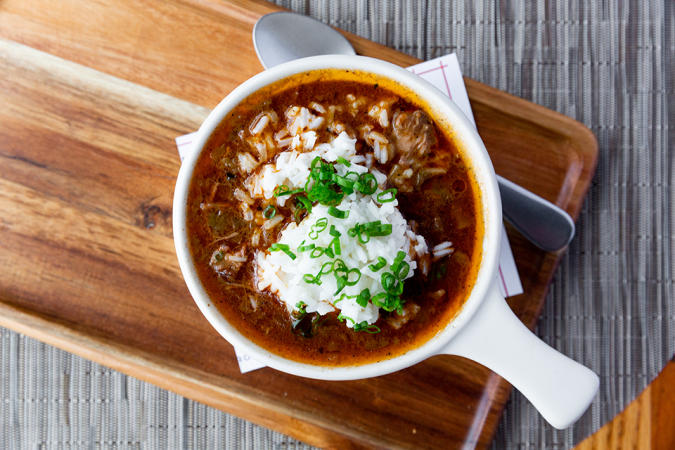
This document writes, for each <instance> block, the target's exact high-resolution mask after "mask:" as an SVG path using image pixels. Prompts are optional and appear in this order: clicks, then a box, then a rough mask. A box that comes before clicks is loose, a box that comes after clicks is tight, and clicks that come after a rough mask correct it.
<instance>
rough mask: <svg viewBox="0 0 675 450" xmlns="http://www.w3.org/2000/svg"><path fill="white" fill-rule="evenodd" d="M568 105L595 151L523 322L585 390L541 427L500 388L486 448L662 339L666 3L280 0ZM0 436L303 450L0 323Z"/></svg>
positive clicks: (68, 442)
mask: <svg viewBox="0 0 675 450" xmlns="http://www.w3.org/2000/svg"><path fill="white" fill-rule="evenodd" d="M278 3H279V4H281V5H283V6H285V7H288V8H290V9H292V10H295V11H297V12H300V13H303V14H308V15H311V16H313V17H316V18H318V19H320V20H322V21H324V22H328V23H330V24H331V25H334V26H337V27H340V28H343V29H345V30H349V31H352V32H354V33H356V34H359V35H361V36H364V37H366V38H369V39H372V40H375V41H378V42H380V43H383V44H386V45H388V46H390V47H393V48H396V49H398V50H401V51H403V52H406V53H409V54H412V55H414V56H417V57H419V58H423V59H428V58H432V57H435V56H440V55H442V54H445V53H449V52H456V53H457V55H458V57H459V60H460V63H461V65H462V69H463V71H464V73H465V75H467V76H469V77H471V78H474V79H476V80H479V81H482V82H483V83H486V84H489V85H491V86H494V87H496V88H499V89H502V90H505V91H507V92H510V93H512V94H515V95H517V96H520V97H523V98H526V99H528V100H531V101H533V102H535V103H538V104H540V105H544V106H546V107H548V108H552V109H554V110H556V111H559V112H561V113H563V114H566V115H568V116H570V117H573V118H575V119H577V120H579V121H581V122H583V123H584V124H586V125H587V126H588V127H590V128H591V130H593V132H594V133H595V135H596V136H597V138H598V141H599V144H600V161H599V165H598V171H597V174H596V176H595V179H594V181H593V184H592V187H591V190H590V193H589V196H588V199H587V201H586V203H585V206H584V208H583V211H582V213H581V217H580V219H579V222H578V231H577V236H576V238H575V239H574V241H573V242H572V244H571V246H570V248H569V250H568V252H567V255H566V256H565V257H564V259H563V260H562V263H561V266H560V268H559V269H558V271H557V273H556V276H555V280H554V282H553V285H552V286H551V290H550V293H549V295H548V298H547V300H546V306H545V310H544V313H543V315H542V317H541V320H540V322H539V326H538V334H539V335H540V336H541V337H542V338H543V339H544V340H545V341H546V342H548V343H549V344H551V345H552V346H553V347H555V348H557V349H559V350H560V351H562V352H563V353H565V354H567V355H569V356H571V357H572V358H574V359H576V360H578V361H580V362H582V363H583V364H586V365H588V366H589V367H591V368H592V369H593V370H595V371H596V372H597V373H598V374H599V375H600V378H601V387H600V394H599V396H598V397H597V398H596V400H595V401H594V402H593V404H592V406H591V408H590V410H589V411H588V412H587V413H586V414H585V415H584V416H583V417H582V418H581V419H580V420H579V422H578V423H577V424H576V425H574V426H573V427H572V428H570V429H568V430H565V431H556V430H554V429H552V428H551V427H550V426H548V425H547V424H546V423H545V422H544V421H543V419H541V417H540V416H539V415H538V414H537V413H536V411H535V410H534V408H533V407H532V406H531V405H530V404H529V403H528V402H527V401H526V400H525V399H524V398H523V396H522V395H520V394H519V393H517V392H515V391H514V394H513V395H512V397H511V400H510V402H509V404H508V406H507V408H506V411H505V413H504V416H503V419H502V421H501V424H500V426H499V430H498V432H497V435H496V437H495V441H494V443H493V447H495V448H507V447H516V446H517V447H522V448H530V447H541V448H558V447H562V448H568V447H571V446H572V445H574V444H575V443H577V442H579V441H580V440H581V439H583V438H584V437H586V436H587V435H589V434H590V433H592V432H594V431H595V430H597V429H598V428H599V427H600V426H601V425H602V424H604V423H605V422H607V421H608V420H610V419H611V418H612V417H614V415H616V414H617V413H619V412H620V411H621V410H622V409H623V408H624V406H625V405H626V404H627V403H628V402H630V401H631V400H632V399H633V398H634V397H635V396H636V395H637V394H638V393H639V392H640V391H641V390H642V389H643V388H644V387H645V386H646V385H647V384H648V383H649V382H650V381H651V380H652V379H653V378H654V377H655V376H656V375H657V373H658V372H659V371H660V370H661V368H662V367H663V366H664V365H665V363H666V361H667V360H668V359H669V358H670V357H672V356H673V353H674V352H675V299H674V297H675V294H674V292H673V290H674V289H673V288H674V285H673V279H674V272H675V268H674V266H673V263H674V261H673V255H674V254H675V206H674V204H673V202H674V201H675V200H674V199H675V195H673V194H675V192H674V191H675V187H674V185H675V167H674V157H673V149H672V146H673V140H674V137H675V136H674V134H673V132H672V130H671V129H670V128H669V127H672V126H673V124H674V123H675V117H674V114H673V112H674V110H675V107H674V106H673V96H674V95H675V92H674V90H675V89H674V80H673V74H674V73H675V67H673V55H674V52H675V36H673V34H674V33H675V28H674V27H675V23H674V19H673V15H674V9H675V7H674V6H673V5H674V3H673V2H672V1H667V0H666V1H660V2H659V1H652V2H648V1H633V2H628V1H620V0H607V1H604V2H596V1H585V0H573V1H570V2H544V1H541V0H540V1H537V2H529V1H520V2H501V3H502V4H499V5H495V3H496V2H488V1H485V2H482V1H476V2H475V3H474V2H464V1H457V2H454V3H453V2H444V1H440V0H438V1H431V0H428V1H415V0H408V1H402V0H392V1H382V2H375V1H368V0H357V1H345V2H336V1H329V0H320V1H311V2H310V1H308V0H307V1H290V2H288V1H279V2H278ZM0 357H1V358H0V363H1V364H2V367H1V369H0V396H1V398H2V406H0V408H2V409H1V411H2V413H1V415H0V447H2V448H38V447H43V448H57V447H58V448H62V447H63V448H83V447H84V448H90V447H91V448H100V447H103V448H108V447H119V448H129V447H132V448H133V447H143V448H200V449H201V448H284V449H294V448H308V447H307V446H305V445H304V444H302V443H299V442H296V441H294V440H292V439H290V438H288V437H286V436H284V435H281V434H278V433H275V432H272V431H269V430H266V429H264V428H261V427H258V426H255V425H252V424H250V423H248V422H245V421H243V420H240V419H236V418H234V417H232V416H229V415H227V414H224V413H221V412H219V411H216V410H214V409H212V408H209V407H206V406H203V405H201V404H198V403H195V402H192V401H190V400H187V399H184V398H182V397H180V396H177V395H174V394H171V393H168V392H166V391H163V390H161V389H158V388H156V387H154V386H151V385H149V384H146V383H143V382H140V381H138V380H136V379H133V378H131V377H127V376H125V375H122V374H120V373H117V372H114V371H112V370H109V369H107V368H104V367H102V366H99V365H97V364H94V363H91V362H89V361H86V360H83V359H81V358H79V357H76V356H72V355H70V354H68V353H65V352H62V351H60V350H56V349H54V348H51V347H49V346H46V345H44V344H40V343H38V342H36V341H34V340H31V339H28V338H25V337H23V336H20V335H18V334H16V333H13V332H10V331H7V330H2V334H1V341H0Z"/></svg>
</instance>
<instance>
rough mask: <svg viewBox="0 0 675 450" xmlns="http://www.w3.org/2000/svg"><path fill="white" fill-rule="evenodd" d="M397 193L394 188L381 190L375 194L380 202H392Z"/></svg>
mask: <svg viewBox="0 0 675 450" xmlns="http://www.w3.org/2000/svg"><path fill="white" fill-rule="evenodd" d="M397 193H398V189H396V188H391V189H387V190H386V191H382V192H380V193H379V194H377V201H378V202H380V203H389V202H393V201H394V200H396V194H397Z"/></svg>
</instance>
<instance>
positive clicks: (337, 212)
mask: <svg viewBox="0 0 675 450" xmlns="http://www.w3.org/2000/svg"><path fill="white" fill-rule="evenodd" d="M328 214H330V215H331V216H333V217H337V218H338V219H346V218H347V217H349V211H342V210H340V209H337V208H336V207H335V206H331V207H330V208H328Z"/></svg>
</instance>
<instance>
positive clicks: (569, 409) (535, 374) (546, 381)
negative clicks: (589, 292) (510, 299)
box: [439, 282, 599, 429]
mask: <svg viewBox="0 0 675 450" xmlns="http://www.w3.org/2000/svg"><path fill="white" fill-rule="evenodd" d="M439 353H445V354H449V355H458V356H463V357H465V358H469V359H471V360H474V361H476V362H478V363H480V364H482V365H484V366H486V367H487V368H489V369H491V370H493V371H494V372H496V373H497V374H499V375H500V376H502V377H504V378H505V379H506V380H507V381H508V382H509V383H511V384H512V385H513V386H515V387H516V388H517V389H518V390H519V391H520V392H522V393H523V395H524V396H525V397H526V398H527V399H528V400H529V401H530V402H532V404H533V405H534V407H535V408H537V410H538V411H539V413H540V414H541V415H542V416H543V417H544V419H546V420H547V421H548V422H549V423H550V424H551V425H553V426H554V427H555V428H558V429H563V428H567V427H568V426H570V425H571V424H573V423H574V422H575V421H576V420H577V419H578V418H579V417H581V415H582V414H583V413H584V411H586V409H587V408H588V406H589V405H590V403H591V401H592V400H593V398H594V397H595V394H596V393H597V392H598V386H599V379H598V376H597V375H596V374H595V373H594V372H593V371H591V370H590V369H589V368H587V367H585V366H582V365H581V364H579V363H577V362H575V361H573V360H572V359H570V358H568V357H567V356H565V355H563V354H562V353H559V352H558V351H556V350H554V349H553V348H551V347H549V346H548V345H546V344H545V343H544V341H542V340H540V339H539V338H538V337H537V336H536V335H535V334H534V333H532V332H531V331H530V330H529V329H527V327H526V326H525V325H523V323H522V322H521V321H520V319H518V317H516V315H515V314H514V313H513V312H512V311H511V309H510V308H509V305H508V304H507V303H506V300H504V297H503V296H502V295H501V293H500V292H499V286H498V284H497V283H496V282H495V283H493V285H492V287H491V288H490V290H489V291H488V295H487V297H486V298H485V299H484V300H483V304H482V305H481V307H480V308H478V310H477V311H476V313H475V315H474V316H473V317H472V318H471V319H470V321H469V322H468V323H467V324H466V325H464V327H462V329H461V330H460V331H459V333H458V334H457V335H456V336H454V337H453V338H452V340H451V341H450V342H449V343H448V345H447V346H446V347H445V348H443V349H442V350H441V351H440V352H439Z"/></svg>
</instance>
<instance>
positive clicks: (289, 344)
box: [187, 81, 482, 365]
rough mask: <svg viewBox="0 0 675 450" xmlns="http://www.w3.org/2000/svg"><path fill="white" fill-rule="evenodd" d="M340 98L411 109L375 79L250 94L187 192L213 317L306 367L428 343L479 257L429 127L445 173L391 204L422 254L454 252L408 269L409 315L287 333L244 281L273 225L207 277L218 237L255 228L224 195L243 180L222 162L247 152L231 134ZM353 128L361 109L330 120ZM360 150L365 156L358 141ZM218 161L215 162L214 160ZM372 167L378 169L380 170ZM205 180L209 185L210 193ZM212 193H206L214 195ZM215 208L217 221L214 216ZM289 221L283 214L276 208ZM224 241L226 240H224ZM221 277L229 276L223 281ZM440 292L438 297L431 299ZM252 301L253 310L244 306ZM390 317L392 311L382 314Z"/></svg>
mask: <svg viewBox="0 0 675 450" xmlns="http://www.w3.org/2000/svg"><path fill="white" fill-rule="evenodd" d="M347 94H354V95H356V96H357V97H359V96H363V97H366V98H367V99H368V103H369V104H370V103H374V102H376V101H379V100H380V99H382V98H392V97H396V98H398V100H396V102H395V103H394V106H393V107H392V111H395V110H401V111H410V112H411V111H414V110H418V109H420V106H418V105H416V104H414V103H412V102H411V101H408V100H407V99H403V98H401V96H399V95H396V94H394V93H393V92H391V91H390V90H387V89H384V88H383V87H382V86H379V85H377V84H376V83H361V82H354V81H316V82H311V83H306V84H301V85H300V86H296V87H291V88H287V89H284V90H282V91H281V92H278V93H276V94H274V95H269V93H268V95H266V96H257V97H255V96H254V98H251V99H249V100H248V101H244V102H243V103H242V104H240V105H239V106H238V107H237V108H236V109H235V110H234V111H233V112H232V113H231V114H229V115H228V117H227V119H226V120H224V121H223V123H222V124H221V125H220V126H219V128H218V129H217V131H216V132H215V133H214V135H213V136H212V138H211V139H210V141H209V142H208V144H207V146H206V148H205V149H204V151H203V152H202V154H201V156H200V159H199V161H198V162H197V165H196V168H195V171H194V175H193V179H192V181H191V185H190V191H189V196H188V214H187V217H188V219H187V229H188V236H189V241H190V248H191V252H192V255H193V257H194V261H195V264H196V267H197V272H198V274H199V277H200V279H201V281H202V282H203V284H204V286H205V288H206V290H207V292H208V293H209V295H210V297H211V299H212V300H213V303H214V305H216V306H217V307H218V309H219V310H220V311H221V312H222V314H223V315H224V316H225V317H226V318H227V319H228V320H229V321H230V322H231V323H232V324H233V325H234V326H235V327H236V328H237V329H239V330H240V332H242V334H244V335H246V336H248V337H249V338H250V339H251V340H252V341H254V342H255V343H257V344H258V345H260V346H262V347H264V348H266V349H268V350H270V351H272V352H274V353H277V354H280V355H282V356H285V357H288V358H291V359H294V360H298V361H302V362H308V363H313V364H321V365H351V364H363V363H367V362H373V361H377V360H381V359H386V358H389V357H392V356H396V355H398V354H401V353H403V352H405V351H406V350H408V349H410V348H412V347H416V346H418V345H420V344H421V343H422V342H424V341H426V340H428V339H429V338H430V337H431V336H433V335H434V334H435V333H436V332H437V331H438V330H439V329H440V328H442V327H444V326H445V324H446V323H447V322H448V321H449V320H450V319H451V318H452V317H454V315H455V314H456V313H457V312H458V311H459V309H460V308H461V306H462V304H463V303H464V301H465V299H466V297H467V295H468V292H469V291H470V289H471V286H472V284H473V279H474V277H475V268H476V266H477V261H478V260H479V258H480V255H479V254H478V253H479V250H477V245H476V240H477V237H478V236H479V235H480V234H479V233H480V229H479V228H477V227H478V226H479V225H480V226H482V224H479V223H478V219H477V217H479V213H478V211H477V207H478V202H477V200H476V197H477V193H476V188H475V183H474V182H473V179H472V177H471V176H470V172H469V170H468V169H467V167H465V164H464V161H463V159H462V157H461V155H460V153H459V152H458V150H457V148H456V146H455V145H454V143H453V142H452V141H451V140H450V139H448V136H447V131H444V130H442V129H440V128H439V127H438V126H436V135H437V138H438V145H437V146H436V147H435V148H434V155H433V161H434V164H436V165H440V166H442V167H444V168H447V169H448V171H447V173H446V174H445V175H440V176H436V177H433V178H431V179H429V180H427V181H425V182H424V183H423V184H422V185H421V188H420V189H417V190H414V191H412V192H407V193H399V195H398V199H399V205H400V210H401V213H402V214H403V216H404V217H405V218H406V219H407V220H409V221H410V220H414V221H416V222H417V224H418V228H417V233H418V234H421V235H422V236H424V237H425V239H426V241H427V245H428V247H429V250H430V251H431V249H432V248H433V246H434V245H436V244H438V243H441V242H444V241H451V242H452V243H453V246H454V248H455V252H454V254H453V255H452V256H451V257H446V258H443V259H441V260H440V261H438V262H436V263H434V264H433V265H432V269H431V271H430V274H429V276H428V277H424V276H423V275H421V274H420V271H419V270H418V271H417V272H416V274H415V276H414V277H413V278H411V279H409V280H407V281H406V285H405V291H404V294H403V296H402V297H403V298H404V299H406V300H408V301H412V302H415V303H417V304H418V305H419V306H420V307H421V309H420V311H419V313H418V314H417V315H416V316H415V317H414V319H412V320H410V321H409V322H407V323H406V324H405V325H403V326H402V327H401V328H400V329H398V330H397V329H394V328H393V327H391V326H389V324H388V323H387V321H386V317H387V316H388V314H389V313H385V312H383V311H380V319H379V320H378V322H377V325H378V326H379V328H380V329H381V332H380V333H377V334H369V333H366V332H354V331H352V330H351V329H348V328H347V327H346V326H345V325H344V324H343V323H341V322H339V321H338V320H337V313H331V314H328V315H326V316H324V317H322V318H321V319H320V321H319V322H320V324H319V325H318V326H315V327H313V328H314V330H313V331H314V332H313V336H312V337H304V336H302V335H301V334H300V333H297V332H294V331H293V328H292V325H291V319H290V317H289V315H288V312H287V310H286V307H285V306H283V304H282V302H281V301H280V300H279V299H278V298H277V297H276V296H275V295H274V294H271V293H269V292H259V291H258V290H257V288H256V287H255V283H254V266H253V262H252V261H253V258H254V253H255V251H256V250H265V249H266V248H267V247H268V246H269V245H270V244H271V243H272V242H274V241H275V240H276V239H277V236H278V234H279V233H280V230H281V227H278V228H277V229H276V230H275V231H274V232H273V233H270V234H269V235H266V236H263V239H261V242H260V245H259V246H258V248H254V247H253V246H251V245H250V243H249V245H247V249H246V252H245V253H246V255H247V257H248V261H247V263H246V264H245V265H244V267H243V268H242V269H241V270H240V271H239V272H238V273H237V274H236V276H235V277H234V278H232V277H223V276H220V275H218V274H217V273H215V272H214V271H213V269H212V268H211V267H210V265H209V260H210V257H211V254H212V253H213V251H214V250H215V249H216V248H217V247H218V245H219V244H220V243H221V242H224V241H223V240H221V241H218V239H219V238H222V237H223V236H225V235H227V234H229V233H231V232H233V231H237V232H239V235H238V236H237V237H236V238H234V239H230V240H233V241H234V245H235V246H237V245H242V244H245V243H247V242H249V239H250V238H251V233H253V232H254V230H255V229H256V227H258V225H255V224H253V223H251V222H246V221H245V220H244V219H243V218H242V217H241V213H240V212H239V210H238V209H237V206H236V205H237V204H238V202H237V201H235V199H234V197H233V194H232V193H233V191H234V189H235V188H237V187H239V188H240V189H243V190H245V188H243V187H242V183H243V181H244V179H245V178H246V177H245V176H244V175H242V174H241V173H239V172H238V169H237V167H236V164H230V163H228V162H227V161H228V159H230V158H233V157H235V155H236V154H237V153H238V152H241V151H250V148H249V146H248V144H246V143H245V142H243V141H242V140H241V139H240V138H239V137H238V136H237V133H238V131H239V130H241V129H245V130H247V129H248V125H249V124H250V123H251V121H252V119H253V118H254V117H255V116H256V115H257V114H258V113H259V112H260V111H262V110H265V109H273V110H274V111H276V113H277V114H278V116H279V117H280V119H281V120H284V118H283V116H284V111H285V110H286V108H287V107H288V106H289V105H298V106H307V105H308V104H309V103H310V102H312V101H316V102H318V103H320V104H322V105H331V104H333V105H340V104H343V103H344V102H345V96H346V95H347ZM336 117H337V118H338V119H339V120H341V121H343V122H344V123H346V124H347V125H348V128H350V127H351V128H352V129H356V128H357V127H358V126H359V125H362V124H364V123H371V124H373V125H374V126H375V127H376V129H379V128H381V127H379V125H377V124H376V123H375V121H374V120H373V119H371V118H370V117H368V116H367V115H366V114H365V113H363V114H357V116H356V117H352V115H351V114H349V113H346V112H345V113H342V114H339V115H338V116H336ZM330 136H332V135H330V134H329V132H328V131H327V130H325V129H324V130H321V132H320V133H319V139H318V141H317V142H326V141H327V140H328V139H329V137H330ZM357 150H359V151H360V152H365V151H371V150H370V149H369V148H368V147H367V144H366V143H365V142H363V141H361V140H359V143H358V144H357ZM223 161H225V163H223ZM375 166H376V167H378V169H380V170H381V171H382V172H384V173H388V169H389V167H388V166H389V164H386V165H380V164H376V165H375ZM214 183H217V188H216V189H215V191H214V190H213V189H214V188H213V186H214ZM214 192H215V193H214ZM207 201H208V202H211V203H216V204H219V205H221V206H220V207H219V208H216V209H210V210H207V211H205V210H202V209H201V208H200V204H202V203H204V202H207ZM265 206H266V203H265V202H262V201H259V200H258V201H256V202H255V204H254V205H253V207H252V209H253V211H262V210H263V209H264V207H265ZM218 210H220V211H221V213H220V215H218V213H217V212H216V211H218ZM279 213H280V214H284V216H285V217H289V216H290V215H291V214H290V211H288V210H285V209H283V208H281V209H280V211H279ZM230 240H227V241H230ZM226 278H229V279H226ZM440 289H444V290H445V291H446V293H447V294H446V295H444V296H441V297H440V298H436V297H434V295H433V293H435V292H437V291H439V290H440ZM251 298H253V300H254V302H255V304H256V308H255V309H254V307H253V304H252V302H251ZM391 314H396V313H395V312H394V313H391Z"/></svg>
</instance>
